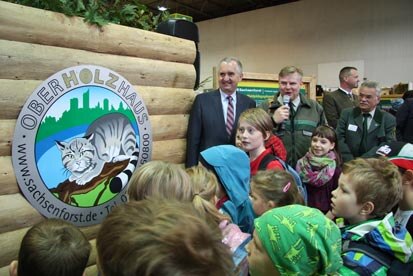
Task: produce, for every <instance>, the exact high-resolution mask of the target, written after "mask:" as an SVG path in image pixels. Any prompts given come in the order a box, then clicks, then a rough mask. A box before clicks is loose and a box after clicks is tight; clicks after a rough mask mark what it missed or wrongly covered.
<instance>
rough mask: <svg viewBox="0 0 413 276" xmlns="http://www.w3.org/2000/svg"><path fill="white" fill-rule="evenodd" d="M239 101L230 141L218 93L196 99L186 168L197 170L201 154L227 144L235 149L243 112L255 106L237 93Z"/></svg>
mask: <svg viewBox="0 0 413 276" xmlns="http://www.w3.org/2000/svg"><path fill="white" fill-rule="evenodd" d="M236 97H237V106H236V108H235V109H236V114H235V122H234V127H233V129H232V134H231V137H228V135H227V132H226V129H225V120H224V112H223V110H222V102H221V94H220V93H219V90H215V91H212V92H207V93H202V94H199V95H197V96H196V98H195V101H194V103H193V105H192V110H191V114H190V117H189V123H188V133H187V141H186V143H187V144H186V164H185V165H186V167H191V166H196V165H197V164H198V157H199V153H200V152H201V151H203V150H205V149H207V148H210V147H213V146H218V145H225V144H231V145H235V135H236V130H237V124H238V118H239V115H240V114H241V113H242V112H243V111H244V110H246V109H249V108H254V107H255V106H256V103H255V101H254V100H252V99H251V98H250V97H248V96H245V95H243V94H240V93H238V92H237V93H236Z"/></svg>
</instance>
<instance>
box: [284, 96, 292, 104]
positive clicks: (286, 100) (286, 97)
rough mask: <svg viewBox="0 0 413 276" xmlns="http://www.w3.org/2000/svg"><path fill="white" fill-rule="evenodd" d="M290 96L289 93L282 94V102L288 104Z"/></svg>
mask: <svg viewBox="0 0 413 276" xmlns="http://www.w3.org/2000/svg"><path fill="white" fill-rule="evenodd" d="M290 98H291V97H290V96H289V95H284V96H283V104H284V105H288V104H289V103H290Z"/></svg>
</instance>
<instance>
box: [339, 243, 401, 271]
mask: <svg viewBox="0 0 413 276" xmlns="http://www.w3.org/2000/svg"><path fill="white" fill-rule="evenodd" d="M348 251H356V252H361V253H364V254H365V255H367V256H369V257H370V258H372V259H373V260H375V261H377V262H379V263H380V264H381V265H383V266H385V267H387V268H390V267H391V265H392V262H393V260H394V257H393V256H390V255H389V254H386V253H384V252H382V251H379V250H377V249H375V248H373V247H371V246H369V245H367V244H365V243H362V242H358V241H349V240H345V241H343V251H342V252H343V253H346V252H348Z"/></svg>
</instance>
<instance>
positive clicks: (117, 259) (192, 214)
mask: <svg viewBox="0 0 413 276" xmlns="http://www.w3.org/2000/svg"><path fill="white" fill-rule="evenodd" d="M221 239H222V235H221V231H220V229H219V228H218V226H217V225H214V224H211V225H208V224H207V222H205V220H203V219H202V218H201V217H199V214H198V213H197V212H196V211H195V210H194V209H193V207H192V206H191V204H190V203H189V202H178V201H176V200H172V199H169V200H167V199H161V198H154V197H152V198H150V199H145V200H141V201H132V202H128V203H126V204H124V205H120V206H118V207H116V208H114V210H113V211H112V212H111V213H110V214H109V215H108V216H107V218H106V219H105V220H104V221H103V223H102V225H101V227H100V230H99V233H98V236H97V239H96V248H97V263H98V267H99V270H100V272H101V274H100V275H105V276H122V275H165V276H172V275H200V276H209V275H233V263H232V259H231V252H230V251H229V249H228V247H227V246H226V245H224V244H223V243H222V242H221Z"/></svg>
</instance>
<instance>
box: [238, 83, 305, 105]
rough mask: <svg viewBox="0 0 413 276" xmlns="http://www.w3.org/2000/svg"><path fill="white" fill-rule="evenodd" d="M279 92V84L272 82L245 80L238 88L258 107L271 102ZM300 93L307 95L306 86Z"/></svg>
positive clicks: (303, 86) (302, 87)
mask: <svg viewBox="0 0 413 276" xmlns="http://www.w3.org/2000/svg"><path fill="white" fill-rule="evenodd" d="M278 91H279V85H278V82H276V81H270V80H243V81H240V82H239V83H238V88H237V92H239V93H241V94H244V95H247V96H248V97H250V98H251V99H253V100H255V102H256V103H257V106H259V105H260V104H261V103H262V102H264V101H271V100H272V99H273V98H274V94H275V93H278ZM300 93H301V94H303V95H305V94H306V90H305V85H302V86H301V88H300Z"/></svg>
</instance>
